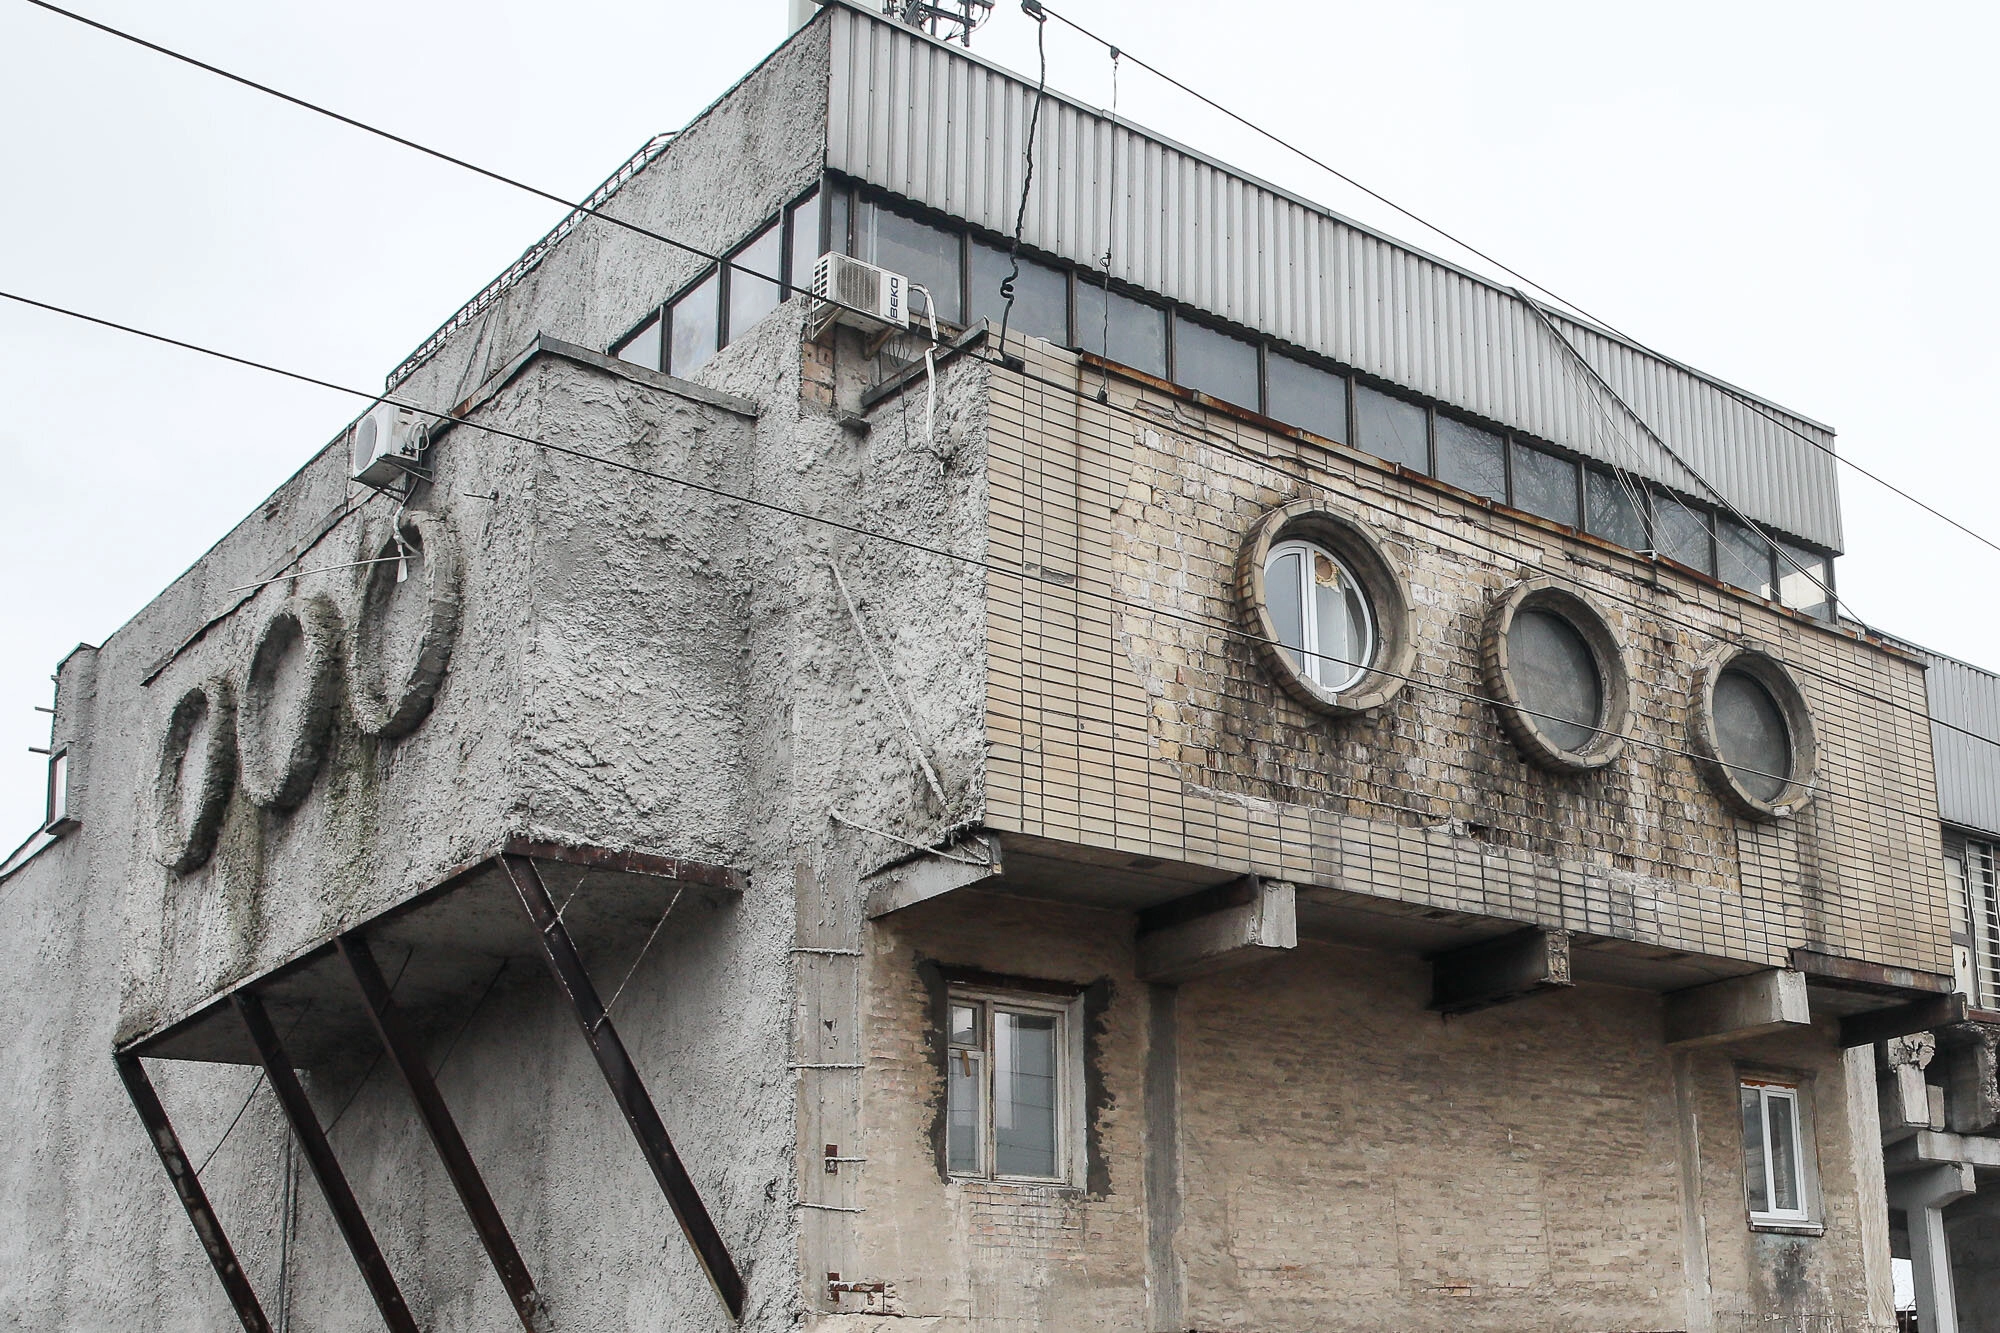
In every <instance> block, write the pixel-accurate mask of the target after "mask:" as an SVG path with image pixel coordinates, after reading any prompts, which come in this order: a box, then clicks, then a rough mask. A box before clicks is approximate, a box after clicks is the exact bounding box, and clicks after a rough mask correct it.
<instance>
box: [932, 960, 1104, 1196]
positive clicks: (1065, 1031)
mask: <svg viewBox="0 0 2000 1333" xmlns="http://www.w3.org/2000/svg"><path fill="white" fill-rule="evenodd" d="M960 1004H974V1005H978V1006H979V1007H980V1010H979V1012H980V1019H979V1023H980V1028H981V1031H980V1034H979V1036H980V1042H981V1045H980V1046H979V1047H978V1048H977V1050H976V1053H975V1052H972V1051H970V1050H969V1049H968V1048H963V1047H960V1046H958V1045H955V1044H953V1042H952V1040H951V1038H952V1033H951V1026H952V1019H951V1008H952V1006H954V1005H960ZM996 1012H1004V1013H1017V1014H1028V1015H1032V1016H1034V1017H1048V1018H1054V1019H1055V1020H1056V1025H1055V1034H1056V1042H1055V1046H1056V1051H1055V1061H1056V1096H1055V1103H1056V1106H1055V1115H1056V1124H1055V1131H1056V1145H1055V1146H1056V1152H1055V1158H1056V1172H1057V1173H1056V1174H1055V1175H1052V1176H1022V1175H1001V1174H999V1173H998V1172H996V1171H995V1170H994V1152H993V1016H994V1014H995V1013H996ZM944 1026H945V1031H944V1032H943V1033H942V1034H941V1039H942V1041H943V1042H944V1046H945V1059H946V1061H947V1062H949V1061H952V1060H956V1059H960V1058H962V1054H976V1058H977V1060H978V1065H979V1087H978V1092H977V1097H978V1103H977V1110H978V1131H977V1133H978V1149H979V1152H978V1158H979V1160H978V1164H977V1166H976V1168H975V1169H974V1170H970V1171H959V1170H953V1169H951V1166H950V1161H951V1144H950V1134H951V1130H950V1125H949V1123H948V1120H947V1125H946V1129H945V1145H944V1153H945V1168H946V1173H947V1174H948V1175H949V1177H950V1178H951V1179H952V1180H955V1181H966V1180H974V1181H992V1182H996V1183H999V1184H1003V1185H1080V1184H1081V1183H1082V1181H1083V1179H1084V1125H1083V1041H1082V1031H1083V997H1082V996H1081V995H1077V996H1073V997H1069V998H1065V997H1063V996H1060V995H1048V994H1036V993H1032V992H1024V991H1010V990H995V989H990V988H986V987H977V986H958V985H954V986H951V987H949V988H948V990H947V993H946V1001H945V1013H944ZM944 1096H945V1113H946V1116H947V1118H948V1117H949V1115H950V1110H951V1106H950V1100H951V1079H950V1071H949V1069H947V1071H946V1078H945V1087H944Z"/></svg>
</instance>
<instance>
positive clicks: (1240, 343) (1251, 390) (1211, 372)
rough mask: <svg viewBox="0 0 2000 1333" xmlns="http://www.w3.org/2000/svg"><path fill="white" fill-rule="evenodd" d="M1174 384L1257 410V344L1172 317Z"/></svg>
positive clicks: (1178, 317)
mask: <svg viewBox="0 0 2000 1333" xmlns="http://www.w3.org/2000/svg"><path fill="white" fill-rule="evenodd" d="M1174 383H1176V384H1184V385H1186V386H1187V387H1188V388H1190V389H1197V390H1199V391H1200V392H1202V393H1205V394H1208V395H1210V396H1211V397H1215V398H1220V399H1221V400H1222V401H1223V402H1225V403H1234V404H1236V405H1237V406H1238V407H1247V408H1249V409H1250V410H1251V411H1253V412H1254V411H1256V410H1257V344H1255V343H1253V342H1247V341H1245V340H1244V339H1242V338H1235V337H1231V336H1230V335H1229V334H1227V333H1224V332H1222V331H1221V330H1220V329H1211V328H1210V327H1208V325H1206V324H1197V323H1195V322H1194V321H1193V320H1191V319H1183V318H1181V317H1180V316H1178V315H1176V316H1175V317H1174Z"/></svg>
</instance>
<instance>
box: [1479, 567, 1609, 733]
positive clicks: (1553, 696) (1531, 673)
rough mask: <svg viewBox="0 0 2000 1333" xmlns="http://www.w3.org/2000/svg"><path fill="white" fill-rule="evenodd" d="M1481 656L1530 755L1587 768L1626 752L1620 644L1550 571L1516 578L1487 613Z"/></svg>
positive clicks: (1497, 699)
mask: <svg viewBox="0 0 2000 1333" xmlns="http://www.w3.org/2000/svg"><path fill="white" fill-rule="evenodd" d="M1480 659H1481V666H1482V667H1483V668H1484V671H1485V676H1486V688H1487V691H1488V692H1489V693H1490V694H1491V696H1492V699H1493V706H1494V710H1495V712H1496V713H1497V714H1498V716H1499V719H1500V725H1501V726H1502V728H1503V729H1505V731H1506V732H1507V734H1508V736H1509V737H1510V738H1511V739H1512V740H1513V742H1514V744H1515V747H1516V748H1517V749H1519V750H1520V752H1521V755H1522V757H1523V758H1525V759H1527V760H1528V761H1529V762H1530V763H1533V764H1536V765H1539V766H1540V767H1542V768H1547V769H1553V770H1555V771H1556V772H1559V773H1587V772H1590V771H1591V770H1592V769H1598V768H1602V767H1604V766H1605V765H1606V764H1609V763H1610V762H1611V761H1612V760H1614V759H1616V758H1617V757H1618V756H1619V754H1620V753H1621V752H1622V751H1623V750H1624V748H1625V728H1626V724H1627V722H1628V721H1629V719H1630V715H1631V683H1630V677H1631V673H1630V671H1629V670H1628V669H1627V666H1626V662H1625V650H1624V646H1623V645H1622V644H1621V643H1620V642H1619V639H1618V635H1617V633H1616V631H1614V630H1613V629H1612V628H1611V622H1610V621H1609V620H1607V619H1606V618H1605V616H1604V613H1603V612H1602V611H1600V610H1599V609H1598V608H1597V606H1596V604H1595V603H1593V602H1592V601H1591V600H1590V599H1589V598H1588V597H1586V596H1585V595H1584V594H1582V593H1581V592H1578V591H1576V590H1574V589H1572V588H1568V587H1565V586H1563V585H1561V584H1558V583H1556V582H1555V581H1554V580H1551V579H1530V580H1528V581H1526V582H1524V583H1519V584H1516V585H1514V586H1513V587H1512V588H1510V589H1508V590H1507V591H1506V593H1505V595H1504V596H1501V597H1500V598H1498V599H1497V600H1496V601H1495V602H1494V603H1493V605H1492V607H1491V609H1490V610H1489V611H1488V612H1487V616H1486V625H1485V630H1484V632H1483V634H1482V635H1481V638H1480Z"/></svg>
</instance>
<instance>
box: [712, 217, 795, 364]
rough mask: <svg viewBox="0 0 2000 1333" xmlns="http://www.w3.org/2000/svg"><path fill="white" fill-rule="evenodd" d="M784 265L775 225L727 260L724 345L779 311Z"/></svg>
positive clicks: (782, 239)
mask: <svg viewBox="0 0 2000 1333" xmlns="http://www.w3.org/2000/svg"><path fill="white" fill-rule="evenodd" d="M784 262H785V236H784V232H783V231H782V230H781V229H780V228H779V226H778V224H777V223H776V222H773V223H772V224H771V225H770V226H768V227H766V228H764V230H762V231H760V232H758V233H757V234H756V235H755V236H753V237H751V238H750V239H749V240H747V241H745V242H744V243H743V246H742V248H741V249H739V250H738V251H737V252H736V253H735V254H734V255H732V256H730V260H729V327H728V329H727V330H725V331H724V333H723V341H724V342H731V341H734V340H735V339H737V338H741V337H742V336H743V335H744V334H745V333H748V332H749V331H750V326H751V325H752V324H755V323H756V322H757V321H758V320H760V319H762V318H764V316H766V315H768V314H770V313H771V312H772V311H773V310H776V309H777V308H778V302H779V300H780V299H781V298H782V289H781V288H780V287H779V285H778V281H777V280H778V277H779V266H780V265H782V264H783V263H784Z"/></svg>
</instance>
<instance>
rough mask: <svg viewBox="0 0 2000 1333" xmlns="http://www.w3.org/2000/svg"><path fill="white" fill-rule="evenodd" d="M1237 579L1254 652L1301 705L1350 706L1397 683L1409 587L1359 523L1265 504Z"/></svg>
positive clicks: (1385, 695)
mask: <svg viewBox="0 0 2000 1333" xmlns="http://www.w3.org/2000/svg"><path fill="white" fill-rule="evenodd" d="M1236 584H1237V597H1238V600H1239V602H1240V603H1241V607H1242V613H1243V619H1244V623H1245V625H1246V626H1247V628H1248V629H1249V630H1250V633H1251V635H1252V636H1253V639H1254V641H1255V643H1256V646H1257V651H1258V654H1259V655H1260V656H1261V657H1262V658H1263V660H1264V662H1265V664H1266V665H1267V666H1268V667H1269V668H1270V669H1271V671H1272V673H1273V674H1274V675H1275V676H1276V677H1277V679H1278V682H1279V684H1281V685H1282V686H1283V687H1284V689H1285V691H1286V692H1287V693H1288V694H1290V695H1291V696H1292V697H1293V698H1295V699H1297V700H1298V701H1299V702H1300V703H1303V704H1305V705H1306V706H1307V707H1309V708H1313V709H1317V710H1319V711H1320V712H1325V713H1332V714H1336V715H1340V714H1347V713H1358V712H1361V711H1363V710H1365V709H1370V708H1376V707H1379V706H1380V705H1381V704H1383V703H1385V702H1387V701H1388V700H1389V699H1390V698H1391V697H1392V696H1393V695H1394V694H1395V693H1396V691H1397V690H1399V689H1401V688H1402V686H1403V679H1404V677H1406V676H1407V675H1408V674H1409V670H1410V660H1411V658H1412V656H1413V655H1414V649H1413V645H1412V644H1411V642H1410V633H1409V618H1410V597H1409V592H1408V589H1407V588H1406V587H1405V586H1404V583H1403V578H1402V575H1401V574H1399V573H1398V572H1397V571H1396V568H1395V566H1394V565H1392V564H1391V563H1390V562H1389V558H1388V556H1387V555H1386V554H1384V551H1383V547H1382V542H1381V539H1380V538H1379V537H1377V536H1376V534H1375V533H1374V531H1373V530H1372V529H1370V528H1368V527H1367V526H1366V525H1364V524H1362V523H1360V522H1359V521H1357V520H1355V519H1352V518H1349V517H1348V516H1346V515H1345V514H1342V513H1339V512H1338V511H1336V510H1333V509H1329V508H1328V507H1326V506H1325V505H1323V504H1319V503H1318V502H1316V501H1310V500H1301V501H1296V502H1294V503H1292V504H1289V505H1286V506H1284V507H1283V508H1280V509H1274V510H1272V511H1271V512H1269V513H1267V514H1265V515H1264V517H1263V518H1261V519H1259V520H1258V522H1257V525H1256V526H1255V527H1254V528H1252V529H1251V532H1250V538H1249V540H1248V541H1247V542H1245V543H1244V546H1243V550H1242V552H1241V554H1240V555H1239V556H1238V558H1237V562H1236Z"/></svg>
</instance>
